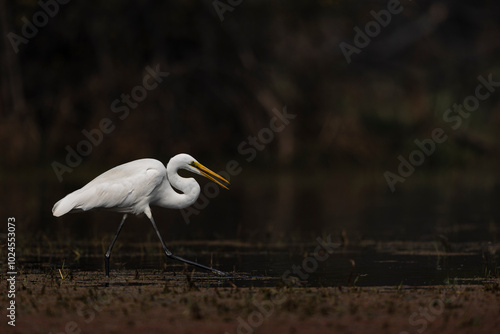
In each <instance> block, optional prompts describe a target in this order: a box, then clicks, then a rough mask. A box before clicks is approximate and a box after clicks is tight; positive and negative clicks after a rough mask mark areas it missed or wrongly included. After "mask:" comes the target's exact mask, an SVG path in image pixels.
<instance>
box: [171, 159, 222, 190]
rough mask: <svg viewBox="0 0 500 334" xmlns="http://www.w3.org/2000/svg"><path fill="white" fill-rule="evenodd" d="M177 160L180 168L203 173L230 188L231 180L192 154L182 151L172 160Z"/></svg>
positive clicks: (199, 173)
mask: <svg viewBox="0 0 500 334" xmlns="http://www.w3.org/2000/svg"><path fill="white" fill-rule="evenodd" d="M173 159H175V160H177V162H178V163H179V164H178V168H182V169H185V170H188V171H190V172H192V173H195V174H198V175H202V176H204V177H206V178H207V179H209V180H211V181H213V182H215V183H217V184H218V185H220V186H221V187H223V188H226V189H228V187H227V185H229V181H227V180H226V179H225V178H223V177H222V176H220V175H219V174H217V173H215V172H213V171H211V170H210V169H208V168H207V167H205V166H203V165H202V164H200V163H199V162H198V161H197V160H196V159H195V158H193V157H192V156H190V155H189V154H185V153H181V154H178V155H176V156H175V157H173V158H172V160H173Z"/></svg>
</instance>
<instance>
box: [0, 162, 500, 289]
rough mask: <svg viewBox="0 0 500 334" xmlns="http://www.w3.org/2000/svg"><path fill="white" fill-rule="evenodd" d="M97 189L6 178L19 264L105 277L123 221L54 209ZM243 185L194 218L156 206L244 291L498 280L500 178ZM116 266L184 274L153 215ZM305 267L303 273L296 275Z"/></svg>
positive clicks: (169, 226) (122, 246) (190, 247)
mask: <svg viewBox="0 0 500 334" xmlns="http://www.w3.org/2000/svg"><path fill="white" fill-rule="evenodd" d="M85 181H86V179H85V180H82V181H80V182H79V181H78V179H70V180H69V181H68V182H64V183H62V184H61V183H57V182H54V180H51V179H50V178H42V181H40V180H39V179H38V178H34V179H30V178H29V177H28V178H26V180H25V181H24V182H21V184H19V182H13V181H9V180H5V179H4V180H3V181H2V184H3V186H4V189H5V192H4V195H3V198H2V200H3V202H4V203H6V205H5V206H4V207H3V208H2V211H3V212H2V213H3V214H4V215H5V216H15V217H16V220H17V234H18V235H17V240H18V245H17V246H18V249H17V250H18V254H19V261H20V263H22V265H23V266H24V267H25V268H26V269H27V270H32V271H35V272H36V271H39V272H44V270H47V268H49V269H54V268H61V266H62V263H64V265H65V268H69V269H71V270H73V271H74V272H75V273H78V272H86V271H101V272H102V271H103V259H102V254H103V253H104V251H105V249H106V247H107V246H108V244H109V242H110V241H111V238H112V235H113V234H114V232H115V229H116V228H117V226H118V224H119V221H120V218H121V216H120V215H119V214H116V213H110V212H91V213H84V214H69V215H66V216H64V217H61V218H55V217H53V216H52V215H51V211H50V210H51V208H52V205H53V204H54V203H55V202H56V201H57V200H58V199H60V198H61V197H63V196H64V195H65V194H67V193H69V192H71V191H73V190H75V189H77V188H78V187H80V186H82V185H83V184H84V183H85ZM200 181H201V180H200ZM231 181H232V187H231V190H230V191H225V190H224V191H221V192H220V193H219V194H218V195H217V196H215V197H214V198H210V199H209V200H208V203H207V202H206V201H205V202H204V203H200V201H199V203H198V205H195V206H194V209H195V212H196V213H195V214H191V215H189V219H186V212H184V214H183V213H181V212H179V211H172V210H167V209H163V208H154V207H153V215H154V217H155V220H156V222H157V223H158V226H159V229H160V231H161V233H162V235H163V237H164V239H165V241H166V243H167V245H168V246H169V247H170V248H171V250H172V251H173V252H174V253H176V254H178V255H180V256H183V257H186V258H188V259H192V260H196V261H197V262H199V263H202V264H206V265H209V264H212V265H213V266H214V267H216V268H218V269H220V270H224V271H228V272H232V273H235V276H234V277H232V278H230V279H229V280H231V281H232V282H233V283H234V284H237V285H239V286H250V285H252V286H275V285H277V284H281V283H280V282H281V281H282V278H285V282H288V283H290V282H291V283H293V284H295V285H296V284H300V285H301V286H345V285H357V286H380V285H393V286H394V285H396V286H397V285H434V284H453V283H477V282H481V281H482V280H485V279H487V278H488V277H489V276H491V275H497V274H498V271H499V267H498V263H499V260H498V249H499V241H500V224H499V222H500V205H498V203H500V186H499V185H500V183H499V182H498V179H497V178H496V176H494V175H493V176H491V175H478V174H471V175H466V176H464V175H462V174H460V173H458V174H454V173H442V174H436V175H431V176H426V178H422V177H421V176H418V175H417V176H414V179H411V180H410V179H409V180H407V182H406V183H405V184H403V185H401V187H400V188H398V190H397V191H396V192H395V193H391V192H390V191H389V189H388V187H387V185H386V184H385V183H384V179H383V177H382V174H381V173H378V172H377V173H371V172H370V173H364V174H361V175H358V174H355V173H353V174H350V173H344V174H340V173H339V174H335V175H331V174H328V173H326V174H308V176H304V175H303V174H301V173H297V174H292V173H290V174H286V173H284V174H283V173H279V174H276V177H274V175H273V174H269V175H264V176H261V175H259V176H257V175H255V174H254V173H252V172H248V173H247V175H246V176H245V177H241V178H240V179H233V180H231ZM200 183H202V187H203V185H205V184H206V183H203V181H201V182H200ZM193 212H194V211H193ZM328 236H330V238H331V240H332V242H334V243H336V244H337V246H336V248H335V249H334V250H333V251H332V252H331V254H327V255H328V256H327V258H326V259H324V260H321V261H319V260H315V261H316V263H314V261H312V260H311V259H314V251H315V249H316V247H317V246H318V242H317V240H318V238H320V239H321V238H322V239H326V238H327V237H328ZM203 245H206V246H203ZM340 245H342V246H340ZM75 254H79V258H78V259H76V255H75ZM323 255H325V254H323ZM308 259H309V260H308ZM165 263H166V266H165ZM111 266H112V270H118V271H119V270H135V269H137V270H139V271H154V272H156V273H157V274H158V275H162V274H163V273H164V270H165V271H166V272H167V273H171V272H180V271H182V270H183V266H182V265H180V264H178V263H176V262H174V261H172V260H169V259H168V260H167V259H166V258H165V257H164V256H163V255H162V254H161V249H160V248H159V243H158V240H157V237H156V235H155V234H154V231H153V229H152V227H151V224H150V223H149V221H148V220H147V218H145V217H131V218H129V220H127V222H126V224H125V226H124V228H123V230H122V233H121V235H120V237H119V239H118V242H117V244H116V246H115V250H114V252H113V256H112V258H111ZM295 267H299V269H301V272H302V274H298V273H293V271H294V269H293V268H295ZM306 269H307V270H306ZM287 271H291V273H289V274H287ZM294 277H295V278H294ZM223 281H224V280H223ZM223 284H224V283H223Z"/></svg>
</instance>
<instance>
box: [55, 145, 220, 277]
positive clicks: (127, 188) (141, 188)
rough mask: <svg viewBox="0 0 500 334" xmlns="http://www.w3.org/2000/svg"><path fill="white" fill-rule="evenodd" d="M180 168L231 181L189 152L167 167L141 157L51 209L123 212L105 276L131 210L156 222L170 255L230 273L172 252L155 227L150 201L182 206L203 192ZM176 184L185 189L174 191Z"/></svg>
mask: <svg viewBox="0 0 500 334" xmlns="http://www.w3.org/2000/svg"><path fill="white" fill-rule="evenodd" d="M179 169H185V170H188V171H190V172H193V173H196V174H200V175H203V176H205V177H207V178H209V179H210V180H212V181H214V182H216V183H217V184H219V185H221V186H222V187H224V188H226V189H227V187H226V186H225V185H224V183H225V184H227V185H229V182H228V181H227V180H226V179H224V178H223V177H221V176H220V175H218V174H216V173H214V172H212V171H211V170H210V169H208V168H206V167H205V166H203V165H202V164H200V163H199V162H198V161H196V160H195V159H194V158H193V157H192V156H190V155H188V154H183V153H182V154H178V155H176V156H174V157H173V158H172V159H170V161H169V162H168V164H167V168H166V169H165V166H164V165H163V163H161V162H160V161H158V160H154V159H140V160H135V161H132V162H129V163H126V164H123V165H120V166H117V167H115V168H112V169H110V170H108V171H107V172H105V173H103V174H101V175H99V176H98V177H96V178H95V179H93V180H92V181H90V182H89V183H87V184H86V185H85V186H84V187H83V188H81V189H78V190H76V191H74V192H72V193H71V194H69V195H67V196H66V197H64V198H63V199H61V200H60V201H59V202H57V203H56V204H55V205H54V207H53V208H52V213H53V214H54V216H56V217H60V216H62V215H64V214H66V213H68V212H73V211H88V210H92V209H103V210H110V211H117V212H122V213H124V215H123V218H122V221H121V223H120V226H119V227H118V230H117V231H116V234H115V236H114V238H113V241H112V242H111V245H109V248H108V251H107V252H106V254H105V255H104V264H105V267H106V276H109V257H110V255H111V250H112V248H113V245H114V244H115V241H116V239H117V238H118V234H120V231H121V229H122V226H123V223H124V222H125V219H126V218H127V214H128V213H133V214H136V215H138V214H142V213H145V214H146V216H147V217H148V218H149V220H150V221H151V224H153V227H154V229H155V231H156V234H157V235H158V237H159V238H160V241H161V245H162V246H163V250H164V252H165V254H166V255H167V256H168V257H170V258H172V259H175V260H178V261H181V262H184V263H187V264H190V265H193V266H197V267H199V268H203V269H207V270H211V271H213V272H215V273H217V274H220V275H224V276H225V275H227V274H226V273H224V272H222V271H219V270H216V269H213V268H209V267H206V266H203V265H201V264H198V263H196V262H192V261H189V260H186V259H183V258H181V257H178V256H176V255H174V254H172V252H171V251H169V250H168V249H167V246H166V245H165V242H164V241H163V239H162V237H161V235H160V232H159V231H158V228H157V227H156V223H155V221H154V219H153V215H152V214H151V209H150V207H149V205H150V204H151V205H157V206H162V207H165V208H171V209H182V208H186V207H188V206H190V205H191V204H193V203H194V202H195V201H196V199H197V198H198V196H199V195H200V185H199V184H198V182H196V180H195V179H193V178H184V177H181V176H179V174H177V172H178V171H179ZM173 188H175V189H177V190H179V191H180V192H182V193H179V192H177V191H175V190H174V189H173Z"/></svg>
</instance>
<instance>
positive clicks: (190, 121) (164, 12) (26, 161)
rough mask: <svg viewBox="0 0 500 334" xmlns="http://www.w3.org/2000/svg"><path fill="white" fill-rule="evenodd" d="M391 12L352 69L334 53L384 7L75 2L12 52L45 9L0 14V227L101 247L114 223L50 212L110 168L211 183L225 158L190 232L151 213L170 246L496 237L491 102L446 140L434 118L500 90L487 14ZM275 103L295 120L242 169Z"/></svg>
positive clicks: (491, 8) (0, 3) (497, 119)
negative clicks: (229, 168)
mask: <svg viewBox="0 0 500 334" xmlns="http://www.w3.org/2000/svg"><path fill="white" fill-rule="evenodd" d="M401 5H402V7H403V11H402V12H401V13H400V14H397V15H392V17H391V22H390V23H389V24H388V26H387V27H384V28H382V29H381V32H380V34H378V35H377V36H375V37H373V38H372V39H371V42H370V43H369V45H368V46H367V47H366V48H363V49H362V50H361V52H360V53H359V54H353V55H352V61H351V63H348V62H347V61H346V59H345V57H344V55H343V54H342V51H341V49H340V47H339V45H340V43H341V42H346V43H349V44H351V45H352V44H354V42H353V39H354V37H355V34H356V33H355V31H354V30H353V28H354V27H356V26H357V27H360V28H361V29H363V30H364V27H365V24H366V23H368V22H369V21H372V20H373V17H372V16H371V14H370V11H372V10H374V11H376V12H378V11H380V10H383V9H386V8H387V1H333V0H318V1H250V0H246V1H242V3H241V4H240V5H238V6H235V7H234V9H233V10H232V11H226V12H225V13H224V14H223V15H224V20H223V21H221V20H220V17H219V16H218V14H217V12H216V10H215V9H214V6H213V2H212V1H207V0H204V1H200V0H191V1H186V0H184V1H180V0H177V1H105V2H101V1H76V0H73V1H70V2H69V3H68V4H64V5H62V4H61V5H59V11H58V13H57V14H56V15H55V16H54V17H51V18H50V19H49V21H48V23H47V24H46V25H45V26H44V27H41V28H39V31H38V33H37V34H36V35H35V36H34V37H33V38H30V39H29V42H28V43H27V44H21V45H20V46H19V52H18V53H15V52H14V50H13V47H12V45H11V43H10V41H9V39H8V38H7V35H8V33H9V32H14V33H16V34H18V35H21V31H22V28H23V24H24V23H23V20H22V18H23V17H27V18H28V20H30V21H31V22H32V21H33V14H35V13H36V12H38V11H40V10H41V7H40V5H39V4H38V3H37V2H36V1H16V2H15V3H14V2H7V1H5V0H0V20H1V28H0V29H1V31H2V34H1V35H2V37H3V43H1V44H0V60H1V64H0V65H1V67H0V71H1V72H0V75H1V76H0V101H1V103H0V108H1V109H0V142H1V143H2V152H1V155H0V173H1V174H0V175H1V176H0V180H1V183H2V185H3V186H4V188H3V190H2V194H1V196H2V197H1V198H0V199H1V201H2V207H1V209H0V210H1V211H0V212H1V213H2V216H4V217H8V216H16V217H17V219H18V221H19V222H20V224H22V225H23V226H25V228H26V230H25V233H26V235H27V236H33V237H35V238H38V239H37V240H42V239H43V236H44V235H45V236H47V235H48V236H49V237H50V236H54V235H56V234H57V233H61V235H59V236H60V237H64V238H66V237H67V238H73V237H75V234H77V235H78V237H81V238H86V237H98V238H102V237H103V235H107V234H104V233H103V232H102V231H101V230H102V229H103V228H105V229H106V230H107V231H108V230H109V232H110V233H111V231H114V229H115V228H116V226H115V225H117V224H118V220H119V216H118V215H113V214H110V213H105V214H102V215H101V214H88V215H78V216H76V215H75V216H67V217H63V218H61V219H56V218H54V217H52V215H51V212H50V209H51V207H52V205H53V203H55V201H57V200H58V199H60V198H61V197H63V196H64V195H65V194H66V193H69V192H71V191H73V190H75V189H77V188H79V187H81V186H83V185H84V184H85V183H86V182H88V181H89V180H90V179H92V178H93V177H95V176H96V175H98V174H99V173H101V172H103V171H105V170H107V169H109V168H111V167H113V166H115V165H118V164H120V163H123V162H126V161H130V160H134V159H138V158H142V157H154V158H157V159H159V160H162V161H164V162H165V163H167V162H168V159H169V157H171V156H173V155H175V154H177V153H180V152H187V153H190V154H192V155H193V156H194V157H196V158H197V159H198V160H199V161H200V162H202V163H203V164H205V165H207V166H208V167H209V168H212V169H214V170H216V171H219V170H223V169H224V168H225V166H226V163H227V162H228V161H230V160H236V161H238V162H240V164H241V166H242V168H243V169H242V173H241V174H240V175H238V176H237V177H235V178H234V179H233V180H232V183H233V187H232V189H231V192H224V193H222V192H221V195H220V196H218V197H217V198H215V199H213V200H211V203H210V205H209V206H208V207H207V208H206V209H205V210H203V212H202V213H201V214H200V216H199V217H196V219H195V220H194V222H192V224H191V225H186V224H179V223H181V222H182V219H183V218H182V216H181V215H180V214H179V213H170V212H167V211H168V210H162V209H157V210H156V211H155V215H156V214H158V215H159V216H160V217H161V218H165V219H173V220H176V221H177V223H176V224H175V225H176V226H180V227H178V230H174V228H173V227H171V228H170V230H169V232H168V233H170V236H172V238H174V237H176V238H199V239H203V238H208V239H220V238H239V239H244V240H246V239H249V240H290V239H291V238H292V239H293V238H296V239H302V238H306V239H307V240H309V239H310V240H314V238H315V237H314V236H316V235H318V233H329V232H331V233H336V235H340V233H341V231H342V230H346V229H347V230H348V233H350V234H351V235H352V234H355V235H356V236H357V238H364V237H367V238H375V239H377V238H385V237H387V238H409V239H413V238H416V239H419V238H424V239H425V238H431V237H433V236H435V235H436V234H439V233H448V235H449V237H451V238H454V239H456V240H467V239H468V238H477V239H479V240H484V239H486V240H490V241H493V240H498V237H499V232H498V219H500V212H499V210H498V209H497V203H498V202H497V200H498V199H499V197H500V187H499V185H500V183H499V178H498V172H497V171H498V167H499V159H498V156H499V153H500V145H499V143H500V142H499V139H500V132H499V131H498V128H499V125H500V89H499V91H495V92H494V93H492V94H491V96H490V97H489V98H488V99H486V100H485V101H482V102H481V104H480V106H479V108H478V109H477V110H476V111H475V112H473V113H471V116H470V117H469V118H468V119H464V122H463V124H462V125H461V126H460V127H459V129H457V130H453V129H451V128H450V124H449V123H446V122H444V121H443V114H444V112H445V110H446V109H448V108H450V107H451V106H452V105H453V104H454V103H458V104H461V103H462V102H463V100H464V98H466V97H467V96H469V95H473V94H474V91H475V88H476V86H477V84H478V83H479V82H478V79H477V78H478V76H479V75H482V76H483V77H488V75H490V74H491V75H492V77H493V79H494V80H495V81H500V66H499V55H500V52H499V51H500V30H499V24H500V5H499V4H498V2H496V1H459V2H457V1H405V0H403V1H401ZM157 65H159V66H160V69H161V70H162V71H165V72H169V73H170V75H169V76H168V77H167V78H165V79H164V81H163V82H162V83H161V84H159V86H158V87H157V88H156V89H154V90H152V91H149V92H148V95H147V97H146V98H145V100H144V101H142V102H140V103H139V105H138V106H137V107H136V108H135V109H131V110H130V114H129V116H128V117H126V118H125V119H123V120H121V119H120V118H119V117H118V116H119V114H116V113H113V111H112V109H111V103H112V102H113V101H114V100H115V99H117V98H119V97H120V95H121V94H123V93H125V94H130V92H131V90H132V89H133V88H134V87H135V86H137V85H140V84H141V83H142V80H143V77H144V76H145V75H146V74H147V71H146V67H147V66H150V67H152V68H155V67H156V66H157ZM284 106H286V108H287V110H288V112H289V113H292V114H296V115H297V117H296V118H295V119H294V120H292V121H291V122H290V124H289V125H288V126H287V127H286V129H285V130H284V131H283V132H280V133H279V134H276V136H275V139H274V140H273V141H272V142H271V143H269V144H268V145H266V146H265V148H264V149H263V150H262V151H260V152H258V154H257V156H256V158H255V159H254V160H252V161H251V162H247V161H245V158H246V156H243V155H242V154H241V152H239V151H238V147H239V145H240V144H241V143H242V142H244V141H247V140H248V137H249V136H255V135H257V134H258V133H259V131H261V129H263V128H266V127H268V126H269V122H270V119H271V117H272V116H273V111H272V110H273V109H274V108H276V109H278V110H282V109H283V107H284ZM103 118H109V119H110V120H111V121H112V122H113V124H114V125H115V126H116V128H115V129H114V130H113V131H112V132H111V133H109V134H105V135H104V137H103V139H102V142H101V143H100V144H99V145H97V146H94V147H93V148H92V152H91V153H90V154H88V155H87V156H85V157H82V163H81V164H79V165H78V166H77V167H75V168H73V172H72V173H65V174H64V175H63V179H64V180H63V182H62V183H61V182H59V181H58V179H57V176H56V174H55V173H54V171H53V167H52V164H53V163H54V161H56V162H59V163H61V164H65V159H66V155H67V150H66V147H67V146H68V145H69V146H70V147H72V148H74V149H75V148H76V147H77V145H78V143H79V142H81V141H82V140H85V139H86V138H85V137H84V135H83V134H82V130H88V131H90V130H92V129H96V128H98V127H99V122H100V121H101V120H102V119H103ZM438 127H440V128H443V130H444V131H445V133H446V135H447V136H448V140H447V141H446V142H445V143H443V144H440V145H438V146H437V147H436V151H435V152H434V154H432V155H431V156H430V157H427V158H426V160H425V162H424V163H423V164H422V165H421V166H419V167H418V168H417V169H416V171H415V173H414V174H413V175H412V176H410V177H409V178H408V179H407V180H406V181H405V182H404V183H398V184H397V185H396V188H397V189H396V191H395V192H394V193H392V192H391V191H390V190H389V187H388V186H387V183H386V180H385V178H384V172H386V171H387V170H389V171H391V172H394V173H397V167H398V164H399V161H398V156H399V155H403V156H404V157H405V158H408V155H409V154H410V153H411V152H412V151H413V150H414V149H416V146H415V144H414V140H415V139H420V140H423V139H425V138H430V137H431V133H432V131H433V129H435V128H438ZM200 182H204V181H201V180H200ZM203 184H204V183H203ZM110 220H112V224H107V225H106V227H103V226H104V225H102V224H100V223H101V222H107V221H110ZM160 220H161V219H160ZM61 221H63V222H65V223H64V225H63V224H62V223H61ZM90 221H92V222H94V221H96V222H98V224H97V225H95V226H94V227H93V228H91V227H88V226H85V225H83V224H78V222H80V223H83V222H90ZM157 221H158V219H157ZM143 223H144V221H143ZM193 224H194V225H193ZM68 226H72V228H74V229H75V230H76V231H78V233H75V231H74V230H73V231H72V230H70V229H69V230H68V228H69V227H68ZM89 226H90V225H89ZM172 226H173V225H172ZM193 226H194V227H193ZM64 228H66V230H64ZM131 228H132V227H131ZM164 228H165V229H166V227H164ZM61 231H62V232H61ZM148 231H149V227H148ZM474 231H475V232H477V233H475V234H474V233H472V232H474ZM124 238H127V237H126V236H125V237H124ZM167 239H169V238H167Z"/></svg>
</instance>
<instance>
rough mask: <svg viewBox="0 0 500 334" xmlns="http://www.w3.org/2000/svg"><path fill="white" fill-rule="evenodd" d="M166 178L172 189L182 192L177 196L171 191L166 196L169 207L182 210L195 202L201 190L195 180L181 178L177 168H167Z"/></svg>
mask: <svg viewBox="0 0 500 334" xmlns="http://www.w3.org/2000/svg"><path fill="white" fill-rule="evenodd" d="M167 178H168V182H169V183H170V184H171V185H172V187H174V188H175V189H177V190H179V191H181V192H182V194H179V193H177V192H175V191H173V192H172V193H171V194H169V195H168V196H169V199H168V200H169V206H170V207H173V208H177V209H183V208H186V207H188V206H190V205H192V204H193V203H194V202H196V200H197V199H198V196H199V195H200V191H201V189H200V185H199V184H198V182H196V180H195V179H193V178H185V177H181V176H180V175H179V174H178V169H177V168H169V166H167Z"/></svg>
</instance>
